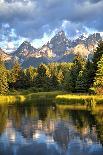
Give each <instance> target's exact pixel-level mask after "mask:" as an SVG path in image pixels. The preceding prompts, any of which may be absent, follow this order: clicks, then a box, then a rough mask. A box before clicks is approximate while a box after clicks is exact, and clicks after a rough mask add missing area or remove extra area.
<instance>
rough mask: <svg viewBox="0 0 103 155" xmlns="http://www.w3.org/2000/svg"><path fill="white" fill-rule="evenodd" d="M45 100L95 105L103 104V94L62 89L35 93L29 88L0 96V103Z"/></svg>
mask: <svg viewBox="0 0 103 155" xmlns="http://www.w3.org/2000/svg"><path fill="white" fill-rule="evenodd" d="M27 92H28V93H27ZM43 100H49V101H51V103H52V102H55V103H56V104H62V105H72V106H75V105H76V106H77V105H85V106H95V105H96V104H98V105H99V104H101V105H103V95H88V94H87V95H86V94H85V95H84V94H66V92H62V91H53V92H38V93H33V92H30V91H28V90H27V91H26V92H25V91H24V92H22V91H19V92H15V93H12V95H8V96H0V104H2V103H6V104H9V103H10V104H13V103H16V102H19V103H24V102H26V103H28V104H29V103H30V102H32V103H36V102H37V101H41V102H42V101H43ZM42 103H43V102H42ZM47 103H48V102H47Z"/></svg>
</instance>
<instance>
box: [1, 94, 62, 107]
mask: <svg viewBox="0 0 103 155" xmlns="http://www.w3.org/2000/svg"><path fill="white" fill-rule="evenodd" d="M11 94H12V95H8V96H0V104H2V103H6V104H13V103H15V102H18V103H24V102H28V103H29V102H34V101H44V100H51V101H53V100H55V98H56V96H57V95H58V94H61V95H62V94H64V92H61V91H54V92H38V93H33V92H32V93H30V92H29V91H28V93H27V91H24V92H21V93H20V92H16V91H15V92H13V93H11Z"/></svg>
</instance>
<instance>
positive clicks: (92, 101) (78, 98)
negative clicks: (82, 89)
mask: <svg viewBox="0 0 103 155" xmlns="http://www.w3.org/2000/svg"><path fill="white" fill-rule="evenodd" d="M56 103H58V104H67V105H75V104H76V105H86V106H95V105H96V104H103V95H86V94H85V95H84V94H65V95H57V96H56Z"/></svg>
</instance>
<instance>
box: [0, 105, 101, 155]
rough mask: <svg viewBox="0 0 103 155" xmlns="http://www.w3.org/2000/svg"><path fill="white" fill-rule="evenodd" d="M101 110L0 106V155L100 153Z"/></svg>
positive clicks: (83, 154) (98, 154) (89, 154)
mask: <svg viewBox="0 0 103 155" xmlns="http://www.w3.org/2000/svg"><path fill="white" fill-rule="evenodd" d="M102 144H103V111H99V112H93V111H92V112H90V111H82V110H68V109H65V110H63V109H60V108H54V107H52V106H51V107H48V106H38V107H35V106H0V155H103V147H102Z"/></svg>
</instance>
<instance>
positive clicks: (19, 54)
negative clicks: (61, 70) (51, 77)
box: [0, 31, 102, 68]
mask: <svg viewBox="0 0 103 155" xmlns="http://www.w3.org/2000/svg"><path fill="white" fill-rule="evenodd" d="M100 40H102V37H101V36H100V33H95V34H93V35H90V36H88V37H87V36H85V35H82V36H80V37H79V38H77V39H75V40H73V41H71V40H69V39H68V38H67V37H66V35H65V33H64V31H60V32H58V33H57V34H56V35H55V36H54V37H53V38H52V39H51V40H50V41H49V42H48V43H47V44H45V45H43V46H42V47H41V48H39V49H36V48H34V47H33V46H32V45H31V44H30V43H29V42H27V41H25V42H23V43H22V44H21V45H20V46H19V48H18V49H17V50H16V51H14V52H13V53H12V54H6V53H5V52H3V51H2V50H1V49H0V54H1V55H2V56H3V59H4V61H7V60H9V61H10V60H12V59H13V60H15V59H18V60H19V62H20V63H21V64H22V66H23V67H24V68H25V67H29V66H30V65H33V66H37V65H39V64H40V63H49V62H54V61H56V62H72V61H73V58H74V56H75V55H76V54H80V55H81V56H82V57H89V55H90V57H91V56H92V55H93V53H94V50H95V49H96V47H97V45H98V42H99V41H100Z"/></svg>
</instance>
